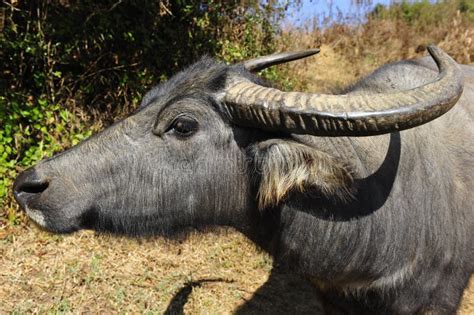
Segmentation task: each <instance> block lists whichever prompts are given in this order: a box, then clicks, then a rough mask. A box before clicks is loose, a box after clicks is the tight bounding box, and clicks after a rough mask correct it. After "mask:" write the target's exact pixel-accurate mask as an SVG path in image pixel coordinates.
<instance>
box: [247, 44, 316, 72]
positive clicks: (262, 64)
mask: <svg viewBox="0 0 474 315" xmlns="http://www.w3.org/2000/svg"><path fill="white" fill-rule="evenodd" d="M319 51H320V50H319V49H318V48H314V49H308V50H301V51H294V52H286V53H280V54H274V55H268V56H263V57H259V58H255V59H250V60H247V61H244V62H242V65H243V66H244V68H245V69H247V70H248V71H252V72H257V71H260V70H263V69H265V68H268V67H271V66H274V65H278V64H280V63H285V62H289V61H293V60H298V59H301V58H306V57H309V56H312V55H314V54H317V53H319Z"/></svg>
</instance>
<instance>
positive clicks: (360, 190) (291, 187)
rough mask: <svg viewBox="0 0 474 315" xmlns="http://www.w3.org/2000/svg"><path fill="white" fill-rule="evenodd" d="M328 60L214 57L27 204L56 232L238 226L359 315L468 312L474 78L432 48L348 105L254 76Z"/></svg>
mask: <svg viewBox="0 0 474 315" xmlns="http://www.w3.org/2000/svg"><path fill="white" fill-rule="evenodd" d="M315 52H316V51H306V52H301V53H296V54H292V53H289V54H280V55H273V56H268V57H262V58H258V59H256V60H251V61H248V62H244V63H241V64H237V65H231V66H228V65H225V64H222V63H218V62H216V61H214V60H212V59H209V58H204V59H202V60H201V61H199V62H197V63H196V64H194V65H192V66H190V67H189V68H187V69H186V70H184V71H183V72H180V73H178V74H176V75H175V76H174V77H172V78H171V79H170V80H169V81H167V82H165V83H162V84H160V85H158V86H156V87H155V88H153V89H152V90H151V91H150V92H148V94H146V95H145V97H144V98H143V101H142V103H141V106H140V108H139V109H138V110H137V111H136V112H135V113H134V114H133V115H131V116H129V117H128V118H126V119H124V120H122V121H120V122H118V123H116V124H114V125H112V126H110V127H109V128H107V129H105V130H104V131H102V132H100V133H98V134H96V135H95V136H93V137H91V138H90V139H88V140H87V141H84V142H82V143H80V144H79V145H77V146H75V147H73V148H71V149H69V150H67V151H65V152H63V153H60V154H58V155H56V156H54V157H52V158H50V159H46V160H44V161H41V162H40V163H38V164H37V165H36V166H34V167H32V168H30V169H28V170H26V171H24V172H23V173H22V174H20V175H19V176H18V178H17V180H16V182H15V185H14V194H15V197H16V200H17V201H18V202H19V204H20V205H21V206H22V208H23V209H25V210H26V212H27V214H28V215H29V217H30V218H31V219H33V221H35V222H36V223H37V224H39V225H40V226H42V227H44V228H46V229H47V230H50V231H52V232H56V233H69V232H73V231H76V230H79V229H94V230H97V231H104V232H109V233H119V234H125V235H129V236H144V235H147V236H150V235H165V236H170V235H173V234H175V233H179V232H182V231H184V230H187V229H189V228H193V227H203V226H216V225H221V226H232V227H234V228H236V229H237V230H239V231H241V232H242V233H244V234H245V235H246V236H248V237H249V238H250V239H251V240H253V241H254V242H255V243H256V244H258V245H259V246H260V247H261V248H263V249H264V250H266V251H268V252H269V253H270V254H272V255H273V257H274V258H275V261H277V262H278V264H279V265H281V266H284V267H286V268H288V269H289V270H291V271H294V272H296V273H300V274H303V275H305V276H308V277H310V278H311V279H313V280H314V283H316V284H317V285H318V286H319V288H320V289H321V291H322V292H323V294H324V296H325V299H326V301H328V303H329V304H330V305H333V306H336V307H338V308H340V309H342V310H345V311H347V312H349V313H377V314H380V313H401V314H402V313H403V314H405V313H407V314H408V313H418V312H435V313H454V312H455V310H456V308H457V307H458V305H459V302H460V298H461V296H462V293H463V289H464V288H465V287H466V285H467V282H468V279H469V277H470V275H471V274H472V272H473V266H474V265H473V264H474V224H473V223H474V211H473V204H474V193H473V187H474V185H473V184H474V183H473V170H474V141H473V139H474V125H473V119H474V116H473V115H474V111H473V109H474V106H473V104H472V103H473V100H474V69H473V68H472V67H468V66H458V65H457V64H456V63H455V62H454V61H453V60H452V59H451V58H450V57H449V56H448V55H446V54H445V53H444V52H443V51H442V50H440V49H439V48H437V47H435V46H430V47H429V52H430V54H431V57H432V58H428V57H426V58H423V59H419V60H414V61H402V62H398V63H393V64H389V65H386V66H383V67H381V68H380V69H378V70H376V71H375V72H374V73H372V74H371V75H369V76H368V77H366V78H365V79H363V80H361V81H359V82H358V83H356V84H355V85H353V86H351V87H350V88H348V89H346V90H344V91H342V93H341V95H322V94H313V93H300V92H282V91H280V90H277V89H274V88H270V87H268V86H267V85H266V83H264V82H263V81H262V80H261V79H259V78H258V77H257V76H255V75H253V74H252V71H257V70H260V69H263V68H265V67H268V66H270V65H273V64H277V63H281V62H285V61H289V60H292V59H297V58H300V57H303V56H305V55H310V54H313V53H315ZM433 60H434V62H433ZM321 71H324V69H321ZM463 78H464V81H465V82H464V83H463ZM463 86H464V93H463V92H462V91H463ZM456 103H457V105H456V106H454V105H455V104H456ZM448 111H449V112H448ZM445 113H446V114H445ZM440 116H442V117H440ZM438 117H439V118H438ZM428 122H429V123H428Z"/></svg>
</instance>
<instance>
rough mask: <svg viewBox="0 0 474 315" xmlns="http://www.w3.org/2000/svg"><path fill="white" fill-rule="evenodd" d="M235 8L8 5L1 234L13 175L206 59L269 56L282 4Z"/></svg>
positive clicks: (192, 0) (57, 1)
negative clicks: (193, 63)
mask: <svg viewBox="0 0 474 315" xmlns="http://www.w3.org/2000/svg"><path fill="white" fill-rule="evenodd" d="M242 3H243V2H242V1H216V0H211V1H196V0H187V1H184V0H181V1H146V0H130V1H120V0H119V1H117V0H113V1H111V0H105V1H92V0H86V1H74V0H48V1H9V3H8V6H6V7H5V8H2V11H1V16H0V18H3V20H4V26H3V30H2V36H1V37H0V49H1V50H2V52H3V54H2V55H1V56H0V62H1V63H2V64H3V65H4V70H3V75H2V78H1V86H2V87H5V88H2V91H1V95H0V208H1V209H3V210H2V211H0V225H1V224H2V222H3V223H5V222H12V223H15V222H18V217H17V214H16V205H15V204H14V203H13V202H12V197H11V194H10V190H11V185H12V182H13V179H14V178H15V176H16V174H17V173H18V171H20V170H23V169H24V168H26V167H28V166H30V165H32V164H34V163H35V162H37V161H39V160H41V159H42V158H44V157H47V156H51V155H52V154H54V153H55V152H58V151H60V150H63V149H65V148H67V147H69V146H70V145H73V144H75V143H77V142H78V141H80V140H82V139H85V138H86V137H88V136H90V135H91V133H92V132H93V131H94V130H97V129H100V128H101V127H102V126H103V125H107V124H109V123H111V122H112V121H113V120H114V119H117V117H118V118H121V117H124V116H126V115H127V114H128V113H129V112H130V111H132V110H134V109H135V108H136V106H137V105H138V103H139V102H140V99H141V96H142V95H143V93H144V92H146V91H147V90H148V89H150V88H151V86H152V85H154V84H157V83H159V82H160V81H162V80H166V79H167V78H169V77H170V76H171V75H172V74H174V73H175V72H177V71H178V70H180V69H181V68H183V67H185V66H187V65H188V64H190V63H192V62H194V61H196V60H197V59H198V58H200V57H201V56H202V55H204V54H209V55H211V56H218V57H219V58H221V59H223V60H225V61H227V62H232V61H239V60H242V59H245V58H249V57H253V56H256V55H260V54H265V53H270V52H273V50H274V44H273V43H274V38H275V36H276V35H277V33H278V28H277V25H278V22H279V21H280V19H281V18H282V17H283V13H284V10H285V6H286V3H283V2H281V3H280V2H274V1H272V2H263V1H249V2H247V3H245V4H242ZM268 75H272V76H276V72H275V70H273V71H271V72H268Z"/></svg>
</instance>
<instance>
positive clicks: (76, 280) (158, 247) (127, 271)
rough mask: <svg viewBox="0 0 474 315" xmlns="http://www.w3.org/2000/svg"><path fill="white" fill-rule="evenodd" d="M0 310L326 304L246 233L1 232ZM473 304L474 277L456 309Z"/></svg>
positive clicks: (311, 309) (266, 308) (274, 308)
mask: <svg viewBox="0 0 474 315" xmlns="http://www.w3.org/2000/svg"><path fill="white" fill-rule="evenodd" d="M0 266H2V268H1V269H0V283H2V285H1V286H0V296H1V299H0V313H10V312H13V313H16V314H23V313H130V314H132V313H153V314H161V313H165V314H180V313H181V312H184V313H186V314H228V313H239V314H249V313H262V312H266V313H275V314H278V313H280V314H282V313H295V314H305V313H313V314H318V313H319V314H322V308H321V305H320V303H319V302H318V298H317V295H316V292H314V291H313V289H312V287H311V286H310V285H309V284H308V283H307V282H306V281H305V280H304V279H300V278H298V277H295V276H291V275H288V274H284V273H281V272H279V271H278V270H272V264H271V259H270V257H268V256H267V255H265V254H263V253H261V252H259V251H258V250H256V248H255V247H254V246H253V245H252V244H251V243H250V242H249V241H247V240H246V239H245V238H244V237H243V236H241V235H240V234H238V233H236V232H233V231H220V232H217V233H206V234H204V235H202V234H201V235H196V234H194V235H192V236H190V237H188V238H187V239H186V240H183V241H176V242H170V241H166V240H161V239H154V240H147V241H140V242H139V241H136V240H129V239H122V238H112V237H109V236H99V235H95V234H94V233H93V232H80V233H77V234H74V235H71V236H67V237H63V236H54V235H51V234H48V233H46V232H43V231H40V230H38V229H37V228H32V227H25V228H22V229H19V228H16V229H13V230H3V231H1V232H0ZM473 313H474V281H471V289H470V290H467V291H466V294H465V297H464V301H463V304H462V306H461V309H460V312H459V314H473Z"/></svg>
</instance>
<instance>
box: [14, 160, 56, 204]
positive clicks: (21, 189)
mask: <svg viewBox="0 0 474 315" xmlns="http://www.w3.org/2000/svg"><path fill="white" fill-rule="evenodd" d="M48 186H49V182H48V181H47V180H45V179H42V178H40V177H39V176H38V174H37V173H36V171H35V170H34V169H32V168H30V169H28V170H26V171H24V172H23V173H21V174H20V175H19V176H18V177H17V178H16V180H15V184H14V186H13V192H14V195H15V197H16V199H17V200H18V201H19V202H20V204H22V201H23V203H24V202H26V201H27V199H30V198H31V197H33V196H36V195H39V194H41V193H42V192H43V191H45V190H46V189H47V188H48Z"/></svg>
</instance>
